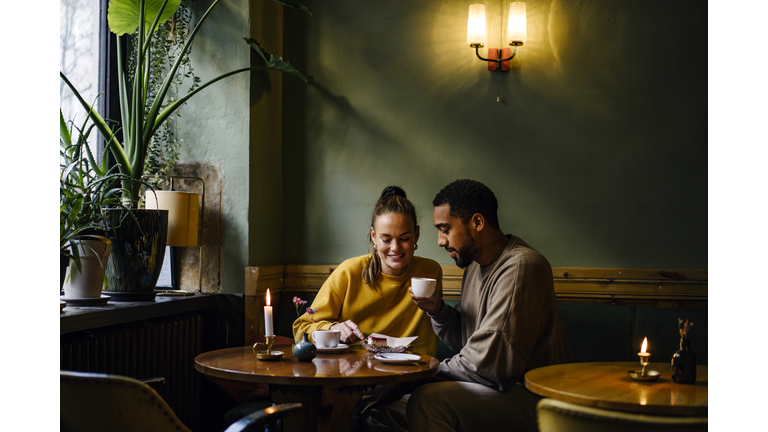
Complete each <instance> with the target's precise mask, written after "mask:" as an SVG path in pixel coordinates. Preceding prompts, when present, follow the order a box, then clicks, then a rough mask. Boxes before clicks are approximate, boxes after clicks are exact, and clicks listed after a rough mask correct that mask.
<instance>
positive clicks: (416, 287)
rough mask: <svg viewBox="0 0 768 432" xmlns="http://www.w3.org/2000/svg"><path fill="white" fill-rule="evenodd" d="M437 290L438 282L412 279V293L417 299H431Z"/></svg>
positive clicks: (426, 279) (428, 279) (427, 279)
mask: <svg viewBox="0 0 768 432" xmlns="http://www.w3.org/2000/svg"><path fill="white" fill-rule="evenodd" d="M435 288H437V281H436V280H435V279H430V278H418V277H417V278H411V291H412V292H413V295H415V296H416V297H430V296H431V295H432V294H433V293H434V292H435Z"/></svg>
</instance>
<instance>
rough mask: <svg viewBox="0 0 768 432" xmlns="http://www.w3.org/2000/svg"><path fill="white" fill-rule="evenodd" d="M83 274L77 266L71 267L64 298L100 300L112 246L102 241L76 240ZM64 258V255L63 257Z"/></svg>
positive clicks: (71, 265) (72, 264) (73, 264)
mask: <svg viewBox="0 0 768 432" xmlns="http://www.w3.org/2000/svg"><path fill="white" fill-rule="evenodd" d="M75 244H76V245H77V248H78V252H79V254H80V264H81V266H82V272H80V270H78V269H77V265H76V264H75V263H74V262H71V263H70V265H69V277H67V280H66V281H65V283H64V297H65V298H68V299H98V298H101V290H102V288H103V287H104V270H105V269H106V268H107V262H108V259H109V251H110V245H108V244H107V243H105V242H103V241H101V240H88V239H80V240H76V241H75ZM62 256H63V255H62Z"/></svg>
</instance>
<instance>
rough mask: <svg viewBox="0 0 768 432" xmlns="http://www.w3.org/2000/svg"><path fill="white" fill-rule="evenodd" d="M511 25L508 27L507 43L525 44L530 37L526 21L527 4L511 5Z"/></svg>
mask: <svg viewBox="0 0 768 432" xmlns="http://www.w3.org/2000/svg"><path fill="white" fill-rule="evenodd" d="M508 22H509V24H508V25H507V42H508V43H509V44H510V45H512V44H513V43H521V44H522V43H523V42H525V40H526V38H527V37H528V34H527V33H528V31H527V22H526V19H525V3H521V2H514V3H512V4H510V5H509V21H508Z"/></svg>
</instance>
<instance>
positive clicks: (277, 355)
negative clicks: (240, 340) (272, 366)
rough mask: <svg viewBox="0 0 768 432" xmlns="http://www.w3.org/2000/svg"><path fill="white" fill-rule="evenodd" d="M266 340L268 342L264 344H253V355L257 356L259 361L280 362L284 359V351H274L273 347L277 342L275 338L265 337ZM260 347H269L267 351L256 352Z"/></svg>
mask: <svg viewBox="0 0 768 432" xmlns="http://www.w3.org/2000/svg"><path fill="white" fill-rule="evenodd" d="M264 339H265V340H266V343H264V342H256V343H255V344H253V354H254V355H255V356H256V358H257V359H259V360H280V359H281V358H283V354H285V353H283V352H282V351H272V345H273V344H274V342H275V337H274V336H264ZM259 345H265V346H266V347H267V350H266V351H256V347H257V346H259Z"/></svg>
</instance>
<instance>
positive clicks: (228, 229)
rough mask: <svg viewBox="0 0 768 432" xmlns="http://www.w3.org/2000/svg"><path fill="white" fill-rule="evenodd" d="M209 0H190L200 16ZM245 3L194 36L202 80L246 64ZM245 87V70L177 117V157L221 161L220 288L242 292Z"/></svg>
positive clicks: (214, 17) (229, 5)
mask: <svg viewBox="0 0 768 432" xmlns="http://www.w3.org/2000/svg"><path fill="white" fill-rule="evenodd" d="M210 5H211V1H210V0H197V1H195V2H191V3H190V6H191V7H192V10H193V13H194V15H195V16H196V17H197V19H199V17H201V16H202V15H203V13H205V11H206V10H207V9H208V7H209V6H210ZM248 10H249V2H248V1H247V0H228V1H224V2H221V3H220V4H219V5H218V6H216V8H215V9H214V11H213V12H212V14H211V15H210V16H209V17H208V18H207V19H206V21H205V23H204V24H203V26H202V27H201V30H200V32H199V33H198V35H197V36H196V37H195V41H194V44H193V47H192V55H191V57H192V63H193V65H194V68H195V74H196V75H197V76H198V77H200V79H201V81H202V82H203V83H205V82H207V81H208V80H210V79H212V78H215V77H217V76H219V75H221V74H223V73H226V72H229V71H233V70H236V69H240V68H243V67H248V66H249V62H250V52H249V50H250V48H248V45H247V44H246V43H245V42H244V41H243V38H244V37H247V36H248V35H249V28H250V22H249V19H248ZM249 88H250V78H249V76H248V74H247V73H245V74H238V75H235V76H232V77H229V78H227V79H225V80H224V81H221V82H219V83H216V84H214V85H213V86H212V87H209V88H207V89H206V90H203V91H202V92H200V93H199V94H198V95H196V96H195V97H193V98H192V99H190V101H189V102H188V104H187V106H186V107H185V108H184V109H183V113H182V117H181V119H180V121H179V128H180V134H181V137H182V139H183V140H184V141H183V145H182V148H181V159H182V160H193V161H194V160H220V161H222V165H223V171H224V173H223V175H224V181H223V190H222V201H223V202H222V214H223V220H222V228H223V230H222V231H223V239H222V241H223V245H224V247H223V257H222V264H223V272H222V291H223V292H243V289H244V288H243V287H244V280H243V272H244V270H243V269H244V268H245V266H246V265H247V264H248V236H249V226H250V224H249V200H248V196H249V190H250V175H251V173H250V170H249V163H248V162H249V159H248V158H249V154H250V141H249V124H250V118H249V104H250V102H249Z"/></svg>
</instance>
